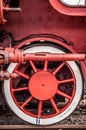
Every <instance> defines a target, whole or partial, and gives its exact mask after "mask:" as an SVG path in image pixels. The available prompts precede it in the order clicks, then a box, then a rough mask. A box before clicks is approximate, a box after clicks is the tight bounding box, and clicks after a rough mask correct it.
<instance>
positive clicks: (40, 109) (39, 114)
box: [38, 101, 43, 117]
mask: <svg viewBox="0 0 86 130" xmlns="http://www.w3.org/2000/svg"><path fill="white" fill-rule="evenodd" d="M42 105H43V101H39V104H38V117H40V116H41V112H42Z"/></svg>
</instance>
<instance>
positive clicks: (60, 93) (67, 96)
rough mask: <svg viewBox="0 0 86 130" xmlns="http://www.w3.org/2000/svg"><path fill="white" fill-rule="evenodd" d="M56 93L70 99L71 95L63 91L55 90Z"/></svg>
mask: <svg viewBox="0 0 86 130" xmlns="http://www.w3.org/2000/svg"><path fill="white" fill-rule="evenodd" d="M57 94H59V95H61V96H63V97H65V98H67V99H69V100H70V99H71V96H69V95H67V94H65V93H63V92H61V91H59V90H57Z"/></svg>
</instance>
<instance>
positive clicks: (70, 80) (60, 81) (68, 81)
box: [58, 78, 74, 84]
mask: <svg viewBox="0 0 86 130" xmlns="http://www.w3.org/2000/svg"><path fill="white" fill-rule="evenodd" d="M70 82H74V79H73V78H71V79H64V80H59V81H58V84H62V83H70Z"/></svg>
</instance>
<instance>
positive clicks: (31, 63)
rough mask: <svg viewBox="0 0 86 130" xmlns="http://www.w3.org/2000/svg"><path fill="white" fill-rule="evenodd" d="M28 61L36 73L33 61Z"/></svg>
mask: <svg viewBox="0 0 86 130" xmlns="http://www.w3.org/2000/svg"><path fill="white" fill-rule="evenodd" d="M29 62H30V65H31V66H32V68H33V70H34V72H35V73H36V72H37V68H36V66H35V65H34V63H33V61H29Z"/></svg>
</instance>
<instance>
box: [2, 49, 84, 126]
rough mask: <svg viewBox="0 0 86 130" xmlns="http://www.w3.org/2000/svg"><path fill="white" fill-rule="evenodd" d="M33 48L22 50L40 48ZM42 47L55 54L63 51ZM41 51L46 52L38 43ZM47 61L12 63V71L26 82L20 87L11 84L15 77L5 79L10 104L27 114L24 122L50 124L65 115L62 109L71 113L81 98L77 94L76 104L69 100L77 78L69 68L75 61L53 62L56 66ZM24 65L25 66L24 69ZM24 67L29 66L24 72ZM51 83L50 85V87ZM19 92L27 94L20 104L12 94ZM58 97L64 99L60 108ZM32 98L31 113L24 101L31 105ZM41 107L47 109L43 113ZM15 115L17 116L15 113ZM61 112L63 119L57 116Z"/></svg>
mask: <svg viewBox="0 0 86 130" xmlns="http://www.w3.org/2000/svg"><path fill="white" fill-rule="evenodd" d="M43 47H44V49H43ZM34 48H35V49H34ZM36 48H37V47H33V48H32V50H31V48H30V49H29V50H26V52H29V51H30V50H31V52H34V51H35V52H40V51H41V49H38V48H40V46H39V47H38V48H37V49H38V50H37V49H36ZM46 48H47V50H49V52H52V51H53V52H56V51H57V53H64V52H63V51H61V50H59V49H57V48H52V47H47V46H46ZM49 48H52V49H49ZM53 49H54V50H53ZM51 50H52V51H51ZM42 51H43V52H46V49H45V46H42ZM51 64H53V63H52V62H50V63H49V62H48V61H44V62H39V61H38V63H37V62H36V63H34V62H33V61H30V62H29V63H27V64H26V65H22V67H21V65H19V64H15V65H14V67H13V69H12V72H16V73H17V74H18V75H20V76H19V77H22V79H23V78H24V80H26V82H27V85H26V86H24V87H23V86H16V85H13V84H14V82H15V80H14V81H13V80H12V79H11V81H9V82H10V86H11V87H10V96H11V98H12V100H13V103H14V104H15V105H16V106H17V107H18V109H19V111H22V112H23V114H25V115H27V116H28V117H29V119H30V121H28V122H30V123H33V124H40V125H45V124H53V123H56V122H58V121H60V120H62V119H64V118H65V117H66V116H68V115H69V114H67V112H66V111H70V113H71V112H72V111H73V110H74V109H75V107H76V104H78V102H79V100H80V97H81V94H80V96H79V99H78V101H76V103H75V101H73V100H74V97H76V84H77V83H76V78H77V77H76V75H75V72H73V70H74V69H73V67H74V66H75V64H76V63H75V62H56V63H55V64H56V65H51ZM72 65H73V66H72ZM24 66H26V68H25V67H24ZM28 66H29V70H31V71H30V72H29V73H27V72H25V70H26V69H27V67H28ZM39 66H41V67H39ZM71 66H72V68H71ZM23 68H24V70H23ZM75 68H76V66H75ZM9 69H10V68H8V70H9ZM72 69H73V70H72ZM22 70H23V71H24V72H23V71H22ZM65 70H66V71H65ZM78 71H79V70H78ZM62 73H64V74H65V73H68V75H66V74H65V75H66V76H63V75H62ZM46 77H47V78H46ZM64 77H65V78H64ZM79 79H80V81H81V80H82V79H81V77H79ZM47 80H48V82H47ZM52 85H53V86H54V87H52ZM34 86H36V88H35V89H34ZM69 86H70V87H69ZM17 87H18V88H17ZM4 88H5V87H4ZM69 88H70V90H69V93H68V91H67V89H69ZM35 90H37V91H35ZM81 90H82V88H80V91H81ZM23 91H24V93H25V92H27V91H28V92H29V94H28V97H27V98H26V99H25V100H24V101H23V102H22V103H21V102H20V101H18V100H19V99H17V95H16V93H21V92H23ZM39 93H41V94H39ZM5 95H6V93H5ZM58 98H62V100H66V104H65V105H64V106H63V107H62V108H58V104H59V101H58ZM34 100H35V104H36V106H35V107H36V108H35V109H36V110H35V112H33V110H32V111H30V110H28V109H27V104H30V105H32V104H34ZM7 102H8V101H7ZM31 103H32V104H31ZM47 103H48V106H46V104H47ZM74 103H75V106H74V107H73V110H71V109H70V107H71V104H74ZM8 104H9V102H8ZM47 107H48V108H47ZM29 109H31V108H29ZM69 109H70V110H69ZM45 110H46V111H47V112H44V111H45ZM14 112H15V111H14ZM46 113H47V114H46ZM64 113H66V114H64ZM16 114H17V115H18V116H19V117H20V115H19V114H18V113H16ZM62 114H64V115H65V116H64V117H63V118H62V117H61V116H62ZM58 117H60V119H59V120H55V118H56V119H57V118H58ZM22 119H24V118H22ZM33 119H34V120H33ZM53 119H54V120H53ZM24 120H26V119H24ZM32 120H33V121H32ZM26 121H27V120H26Z"/></svg>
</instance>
